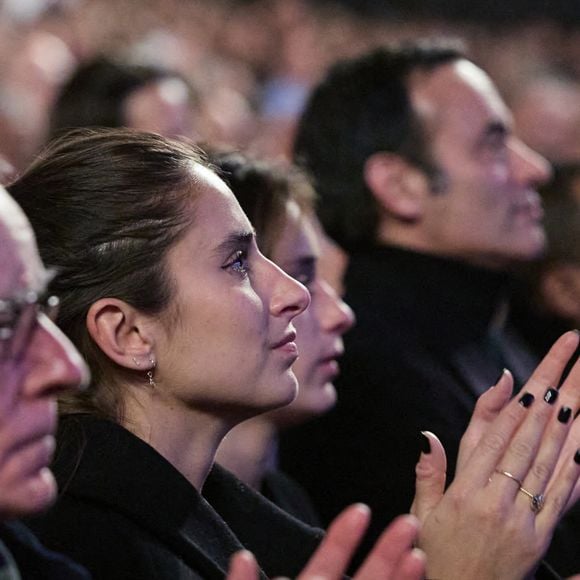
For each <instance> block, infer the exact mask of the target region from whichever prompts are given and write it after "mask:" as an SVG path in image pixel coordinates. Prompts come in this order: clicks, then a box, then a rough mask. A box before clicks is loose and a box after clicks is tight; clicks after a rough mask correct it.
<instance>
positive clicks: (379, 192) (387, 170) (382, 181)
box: [364, 152, 429, 221]
mask: <svg viewBox="0 0 580 580" xmlns="http://www.w3.org/2000/svg"><path fill="white" fill-rule="evenodd" d="M364 179H365V182H366V184H367V187H368V188H369V189H370V191H371V192H372V194H373V195H374V197H375V199H376V200H377V201H378V202H379V204H380V206H381V207H382V208H383V209H384V210H385V211H386V212H387V213H388V214H391V215H392V216H393V217H395V218H398V219H401V220H404V221H417V220H419V219H421V217H422V215H423V211H424V200H425V198H426V196H427V195H428V194H429V185H428V181H427V178H426V176H425V175H424V174H423V172H422V171H421V170H419V169H417V168H416V167H414V166H413V165H411V164H410V163H408V162H407V161H406V160H405V159H403V157H401V156H400V155H396V154H394V153H386V152H379V153H374V154H373V155H371V156H370V157H369V158H368V159H367V160H366V162H365V166H364Z"/></svg>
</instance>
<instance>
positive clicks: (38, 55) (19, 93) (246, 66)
mask: <svg viewBox="0 0 580 580" xmlns="http://www.w3.org/2000/svg"><path fill="white" fill-rule="evenodd" d="M436 17H437V15H435V16H433V17H432V18H430V19H425V18H423V19H422V20H409V19H401V18H398V19H395V20H387V19H379V18H377V17H376V16H373V17H371V16H367V15H365V14H364V13H363V14H361V13H357V12H353V11H349V10H348V9H347V8H345V7H344V5H342V4H338V3H332V2H321V3H318V2H310V1H308V0H249V1H239V0H215V1H214V0H197V1H196V2H184V1H180V0H156V1H152V2H147V3H145V4H144V3H143V2H140V1H139V0H122V1H112V0H67V1H64V0H58V1H50V2H49V1H40V2H31V1H26V2H16V1H9V0H6V1H5V2H3V3H2V5H1V7H0V32H1V35H0V38H1V40H0V70H1V71H2V80H1V83H0V135H2V148H1V150H0V151H1V153H2V154H3V155H4V156H6V157H7V159H8V160H9V161H10V162H11V163H12V164H13V165H15V166H16V167H18V168H19V169H22V168H23V167H24V166H25V165H26V163H27V162H28V161H30V159H31V158H32V156H33V155H34V153H35V152H37V151H38V149H39V147H40V146H41V145H42V144H43V143H44V142H45V140H46V137H47V135H48V134H49V126H50V121H49V117H50V110H51V108H52V106H53V104H54V102H55V100H56V99H57V95H58V94H59V92H60V90H61V89H62V87H63V84H64V83H66V82H67V80H68V79H70V77H71V75H73V74H74V72H75V70H76V69H77V67H79V66H85V65H87V64H88V63H90V62H91V61H92V60H93V59H94V58H98V57H102V56H108V57H110V58H113V59H116V60H119V61H121V62H122V63H130V64H133V65H146V66H156V67H160V68H162V69H167V71H168V72H174V73H176V74H179V75H182V76H183V77H184V79H185V80H186V81H187V82H188V83H189V84H190V85H191V88H192V94H191V98H192V107H193V108H194V114H193V120H192V127H191V131H192V135H194V136H195V137H199V138H200V139H201V140H203V141H206V142H210V143H213V142H216V141H219V142H223V143H227V144H231V145H234V146H237V147H242V148H245V149H247V148H250V149H252V150H253V151H255V152H256V153H258V154H259V155H265V156H268V157H275V156H280V155H283V156H284V155H286V156H288V155H289V153H290V148H291V143H292V134H293V130H294V126H295V121H296V119H297V117H298V116H299V114H300V111H301V109H302V107H303V104H304V101H305V99H306V97H307V95H308V93H309V91H310V89H311V87H312V86H313V85H314V84H315V83H316V82H317V81H318V80H319V79H320V78H321V76H322V75H323V73H324V71H325V70H326V69H327V68H328V66H329V65H330V64H331V63H332V62H334V61H336V60H338V59H341V58H345V57H349V56H355V55H357V54H361V53H363V52H364V51H365V50H368V49H369V48H372V47H373V46H377V45H379V44H384V43H386V42H391V41H400V40H404V39H413V38H417V37H419V36H435V35H443V36H454V35H456V36H459V37H461V38H463V39H465V40H466V41H467V42H468V45H469V53H470V56H471V57H472V58H473V59H474V60H475V61H476V62H478V64H480V65H481V66H482V67H483V68H484V69H485V70H487V71H489V73H490V74H491V76H492V78H494V79H495V81H496V82H497V84H498V86H499V88H500V90H501V92H502V94H504V96H505V97H506V99H507V101H508V103H510V104H512V105H514V106H515V111H514V113H515V115H516V118H518V122H519V125H520V127H521V130H522V132H523V133H525V137H526V138H528V139H529V140H530V139H531V140H532V142H531V143H530V144H531V145H532V146H535V147H539V148H540V152H541V153H543V154H548V155H549V156H550V157H551V158H553V159H554V160H555V161H560V160H562V161H563V160H565V159H564V157H567V156H568V155H569V154H568V153H567V152H565V151H563V150H562V149H563V148H564V149H567V148H568V147H574V145H570V144H571V142H572V141H575V142H576V143H577V142H578V137H577V136H578V132H579V131H580V129H578V127H579V126H580V120H579V119H580V112H579V111H578V109H579V108H580V105H579V104H578V102H579V99H578V92H579V91H580V88H579V85H578V82H579V81H578V77H579V75H580V70H579V69H580V64H579V63H580V49H579V48H578V46H579V45H580V42H579V41H578V35H579V33H578V30H577V28H575V27H574V26H573V25H572V26H571V27H570V26H564V25H563V24H558V23H556V22H550V21H532V22H529V21H521V22H519V21H518V22H510V23H509V24H506V25H503V26H502V25H485V24H478V23H473V22H454V23H453V22H448V21H444V20H441V19H439V20H437V18H436ZM567 24H570V23H567ZM548 78H549V79H550V82H549V83H548V81H547V80H546V79H548ZM166 92H167V93H168V94H167V95H166V99H169V100H170V101H171V100H172V99H174V98H175V99H177V98H179V96H178V95H177V96H175V95H173V94H172V93H171V90H170V89H168V90H167V91H166ZM556 126H557V127H558V130H557V131H554V128H555V127H556ZM545 127H549V128H550V129H551V130H550V131H546V130H544V128H545ZM547 140H549V141H550V142H546V141H547ZM575 147H577V145H576V146H575ZM576 152H577V149H576Z"/></svg>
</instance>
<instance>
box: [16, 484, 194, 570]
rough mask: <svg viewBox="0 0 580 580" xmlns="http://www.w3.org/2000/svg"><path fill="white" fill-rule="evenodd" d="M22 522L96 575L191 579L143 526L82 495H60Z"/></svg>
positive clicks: (47, 542) (181, 565)
mask: <svg viewBox="0 0 580 580" xmlns="http://www.w3.org/2000/svg"><path fill="white" fill-rule="evenodd" d="M27 523H28V524H29V526H30V527H31V529H32V530H33V531H34V532H35V534H37V536H38V537H39V538H40V540H41V541H42V542H43V543H44V544H45V545H46V546H48V547H49V548H50V549H52V550H56V551H59V552H63V553H64V554H66V555H67V556H69V557H70V558H72V559H73V560H74V561H76V562H79V563H80V564H82V565H83V566H85V567H86V568H87V569H88V570H90V571H91V573H92V574H93V576H94V578H95V579H98V578H103V579H104V578H107V579H109V580H117V579H118V580H121V579H123V580H131V579H135V580H137V579H139V580H147V579H149V578H150V579H151V580H153V579H154V578H156V579H157V578H196V576H195V574H193V572H191V571H190V570H188V569H187V568H186V567H185V565H184V564H182V563H181V562H180V559H179V558H177V557H176V556H175V555H174V554H173V553H172V552H171V549H170V548H169V547H167V546H166V545H165V544H164V543H162V542H160V541H159V539H158V538H156V537H154V536H153V535H152V534H151V533H150V532H149V531H148V530H147V529H145V528H144V527H143V526H141V525H139V524H138V523H137V522H135V521H133V520H132V519H131V518H129V517H126V516H125V515H124V514H122V513H120V512H118V511H116V510H113V509H111V508H110V507H108V506H105V505H99V504H98V503H94V502H91V501H87V500H86V499H84V498H77V497H74V496H70V495H65V496H63V497H61V498H60V499H59V501H58V502H57V504H56V505H55V506H54V507H53V508H52V509H50V510H49V511H48V512H46V513H45V514H43V515H42V516H40V517H36V518H34V519H30V520H28V521H27ZM182 568H183V569H182ZM184 571H187V572H188V574H185V575H184Z"/></svg>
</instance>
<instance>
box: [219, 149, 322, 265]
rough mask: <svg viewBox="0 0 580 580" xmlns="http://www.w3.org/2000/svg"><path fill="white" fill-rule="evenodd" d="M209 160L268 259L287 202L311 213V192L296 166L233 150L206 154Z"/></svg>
mask: <svg viewBox="0 0 580 580" xmlns="http://www.w3.org/2000/svg"><path fill="white" fill-rule="evenodd" d="M209 157H210V161H211V162H212V164H213V165H214V166H215V167H216V169H217V172H218V174H219V176H220V177H221V178H222V179H223V180H224V181H225V182H226V183H227V184H228V185H229V187H230V189H231V190H232V191H233V193H234V195H235V196H236V198H237V200H238V202H239V203H240V205H241V206H242V209H243V210H244V212H245V213H246V215H247V216H248V218H249V219H250V221H251V222H252V225H253V226H254V228H256V234H257V240H258V245H259V246H260V250H261V251H262V252H263V253H264V255H266V256H267V257H269V258H271V257H272V255H273V251H274V248H275V246H276V244H277V242H278V240H279V238H280V236H281V235H282V231H283V229H284V226H285V225H286V217H287V214H286V208H287V205H288V203H289V202H292V201H293V202H295V203H297V204H298V206H299V207H300V209H301V210H302V212H303V213H304V214H308V213H310V212H313V211H314V203H315V197H316V195H315V192H314V189H313V187H312V185H311V183H310V181H309V180H308V178H307V177H306V174H305V173H303V172H302V171H301V170H300V169H299V168H298V167H296V166H292V165H291V166H288V165H282V164H279V163H276V162H274V161H266V160H260V159H256V158H254V157H251V156H249V155H245V154H242V153H239V152H235V151H226V150H223V151H210V152H209Z"/></svg>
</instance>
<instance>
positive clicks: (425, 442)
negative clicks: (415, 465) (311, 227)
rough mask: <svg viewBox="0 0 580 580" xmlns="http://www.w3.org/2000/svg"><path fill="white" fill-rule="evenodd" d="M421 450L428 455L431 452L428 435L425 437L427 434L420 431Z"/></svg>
mask: <svg viewBox="0 0 580 580" xmlns="http://www.w3.org/2000/svg"><path fill="white" fill-rule="evenodd" d="M421 452H422V453H424V454H425V455H429V453H431V441H429V437H427V435H425V433H423V432H422V431H421Z"/></svg>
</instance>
